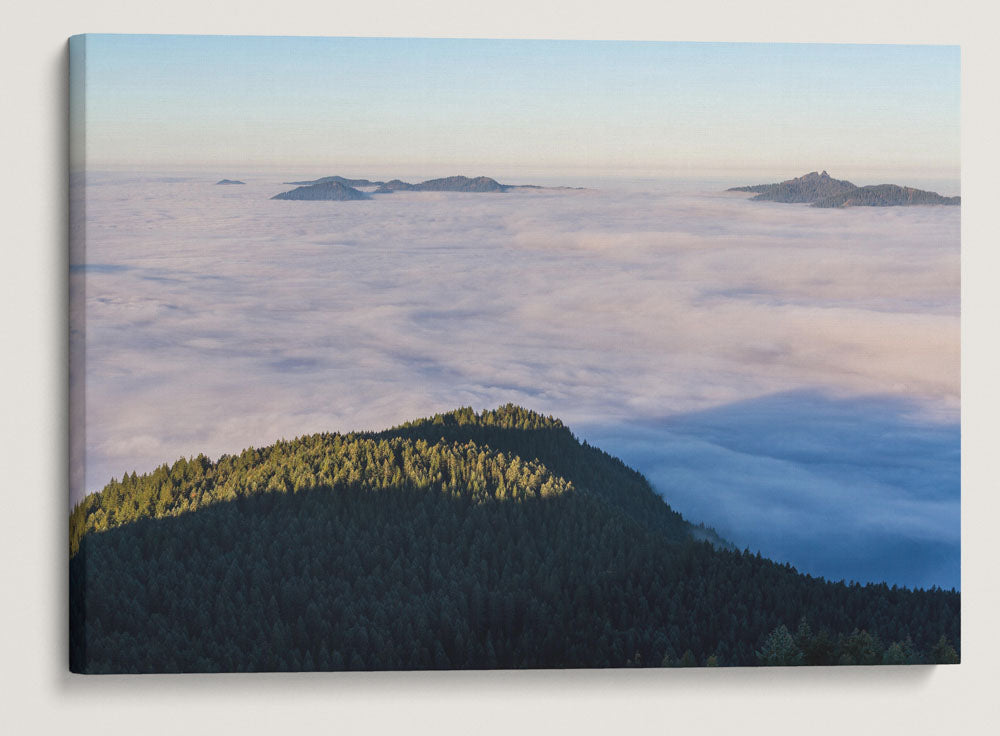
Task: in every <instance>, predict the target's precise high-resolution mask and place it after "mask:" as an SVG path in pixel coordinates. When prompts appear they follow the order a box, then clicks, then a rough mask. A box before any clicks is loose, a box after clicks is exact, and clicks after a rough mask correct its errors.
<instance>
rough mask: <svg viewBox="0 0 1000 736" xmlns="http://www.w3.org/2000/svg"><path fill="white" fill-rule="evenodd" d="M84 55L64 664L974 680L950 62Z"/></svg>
mask: <svg viewBox="0 0 1000 736" xmlns="http://www.w3.org/2000/svg"><path fill="white" fill-rule="evenodd" d="M70 67H71V68H70V96H71V100H70V118H71V119H70V135H71V146H70V149H71V150H70V158H71V161H70V172H69V177H70V187H69V191H70V200H71V201H70V209H71V213H70V214H71V233H70V363H71V365H70V381H71V391H70V402H71V406H70V416H71V421H70V424H71V438H70V440H71V441H70V452H71V478H70V509H69V550H68V555H69V572H70V579H69V586H70V596H69V604H70V611H69V627H70V652H69V662H70V668H71V669H72V670H73V671H74V672H80V673H173V672H271V671H357V670H430V669H436V670H442V669H443V670H452V669H454V670H461V669H498V668H499V669H511V668H609V667H611V668H620V667H713V666H720V667H742V666H788V665H803V666H805V665H820V666H824V665H825V666H831V665H919V664H947V663H957V662H958V661H959V659H960V655H961V632H960V603H961V593H960V590H961V569H960V548H961V545H960V513H959V512H960V432H959V418H960V384H959V378H960V364H959V341H960V331H959V306H960V279H959V273H960V269H959V266H960V219H961V204H960V194H961V192H960V171H959V151H960V129H959V99H960V50H959V49H958V48H957V47H948V46H907V45H817V44H740V43H645V42H644V43H639V42H613V43H611V42H608V43H605V42H597V41H528V40H461V39H447V40H445V39H377V38H304V37H302V38H269V37H209V36H138V35H136V36H130V35H83V36H75V37H73V38H72V39H71V41H70Z"/></svg>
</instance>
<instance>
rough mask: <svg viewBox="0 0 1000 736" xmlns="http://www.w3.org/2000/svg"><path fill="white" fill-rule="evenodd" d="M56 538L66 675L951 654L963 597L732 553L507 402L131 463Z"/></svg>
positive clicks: (619, 470) (630, 479)
mask: <svg viewBox="0 0 1000 736" xmlns="http://www.w3.org/2000/svg"><path fill="white" fill-rule="evenodd" d="M706 537H707V538H711V539H714V540H715V542H716V544H715V545H713V544H711V543H708V542H704V541H698V539H699V538H706ZM70 548H71V560H70V578H71V580H70V582H71V588H70V608H71V616H70V624H71V636H70V639H71V657H70V659H71V667H72V668H73V669H74V670H75V671H82V672H173V671H226V670H298V669H322V670H327V669H331V670H337V669H352V670H357V669H387V668H388V669H423V668H485V667H608V666H629V665H634V666H661V665H702V664H709V665H711V664H721V665H739V664H838V663H840V664H849V663H858V664H871V663H881V662H892V663H902V662H918V661H952V660H955V659H957V652H956V651H955V648H956V647H957V646H958V641H959V633H960V632H959V603H960V598H959V594H957V593H954V592H944V591H940V590H931V591H911V590H902V589H897V588H889V587H888V586H885V585H868V586H860V585H844V584H839V583H829V582H825V581H822V580H818V579H814V578H811V577H809V576H804V575H800V574H798V573H797V572H795V571H794V570H793V569H792V568H790V567H788V566H786V565H778V564H776V563H773V562H771V561H769V560H766V559H763V558H761V557H760V556H759V555H751V554H750V553H748V552H743V553H741V552H737V551H734V550H732V549H729V548H725V547H724V546H723V543H722V541H721V540H719V539H718V538H717V537H715V536H714V534H712V533H711V532H710V531H709V530H705V529H702V528H699V527H693V526H691V525H690V524H688V523H687V522H686V521H684V520H683V519H682V518H681V517H680V515H678V514H676V512H674V511H672V510H671V509H670V508H669V506H667V504H666V503H664V502H663V501H662V500H661V499H660V498H659V497H658V496H657V495H656V494H655V492H654V491H653V490H652V489H651V488H650V487H649V485H648V483H647V482H646V481H645V479H644V478H643V477H642V476H641V475H639V474H638V473H636V472H635V471H633V470H631V469H629V468H627V467H626V466H625V465H624V464H623V463H621V462H620V461H619V460H617V459H615V458H612V457H610V456H608V455H607V454H605V453H603V452H601V451H600V450H597V449H596V448H592V447H589V446H587V445H585V444H580V443H578V442H577V441H576V439H575V438H574V437H573V435H572V434H571V433H570V432H569V430H568V429H567V428H566V427H565V426H563V425H562V423H561V422H559V421H558V420H555V419H552V418H550V417H543V416H541V415H538V414H535V413H533V412H529V411H527V410H524V409H521V408H519V407H514V406H506V407H503V408H501V409H499V410H497V411H488V412H482V413H480V414H476V413H474V412H472V410H470V409H463V410H459V411H456V412H452V413H450V414H445V415H438V416H436V417H432V418H430V419H427V420H421V421H418V422H413V423H410V424H407V425H404V426H402V427H398V428H396V429H393V430H388V431H386V432H381V433H368V434H348V435H339V434H319V435H312V436H309V437H302V438H298V439H296V440H293V441H282V442H278V443H275V444H274V445H272V446H270V447H266V448H261V449H249V450H246V451H244V452H243V453H241V454H240V455H235V456H223V457H221V458H219V460H218V461H216V462H214V463H213V462H210V461H209V460H208V459H207V458H204V457H197V458H194V459H191V460H184V459H182V460H179V461H177V462H176V463H174V464H173V465H172V466H169V467H168V466H166V465H164V466H162V467H160V468H159V469H157V470H156V471H154V472H153V473H151V474H148V475H143V476H137V475H135V474H131V475H129V476H127V477H126V478H124V479H122V480H121V481H118V482H112V483H110V484H109V485H108V486H107V487H106V488H105V489H104V490H103V491H101V492H100V493H98V494H92V495H91V496H88V497H87V498H86V499H84V501H83V502H82V503H81V504H79V505H78V506H77V507H76V508H75V509H74V510H73V512H72V515H71V524H70ZM792 632H794V633H792Z"/></svg>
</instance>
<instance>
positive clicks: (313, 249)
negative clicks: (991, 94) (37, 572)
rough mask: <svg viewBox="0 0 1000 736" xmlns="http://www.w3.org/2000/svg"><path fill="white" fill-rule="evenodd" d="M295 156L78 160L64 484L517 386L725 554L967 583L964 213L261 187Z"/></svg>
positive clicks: (277, 181) (655, 197) (719, 199)
mask: <svg viewBox="0 0 1000 736" xmlns="http://www.w3.org/2000/svg"><path fill="white" fill-rule="evenodd" d="M294 173H295V172H289V173H288V174H284V175H282V174H278V173H270V172H264V173H260V172H258V173H256V174H252V175H249V176H247V177H246V179H245V180H246V184H245V185H243V186H216V185H215V182H216V181H218V179H220V178H222V175H223V174H222V173H221V172H212V173H211V174H188V175H177V174H166V175H164V174H149V173H145V174H144V173H140V174H136V173H127V172H118V173H100V172H96V173H93V174H91V175H89V176H88V177H87V183H86V190H85V196H86V199H87V206H86V210H85V211H86V216H87V220H86V222H85V223H82V224H81V223H79V222H78V223H76V226H77V227H83V228H84V231H83V234H84V235H85V237H84V238H77V239H76V240H75V241H74V242H77V243H84V244H85V246H86V247H85V251H82V252H77V253H76V254H75V255H74V260H73V266H72V272H71V285H72V288H73V293H74V294H75V296H74V300H73V304H74V309H73V312H72V313H71V322H72V325H73V328H74V331H73V338H72V339H73V340H74V343H73V344H74V345H75V346H76V349H78V348H79V347H80V345H81V344H83V345H84V346H85V351H86V361H85V363H82V362H80V361H79V360H74V362H73V366H74V368H75V369H76V370H75V371H74V372H72V373H71V380H72V381H73V392H72V396H73V397H74V398H75V399H76V400H78V401H81V399H85V400H83V401H81V403H80V404H77V405H76V406H77V409H76V410H75V411H74V412H73V413H72V422H73V431H72V433H71V436H72V442H73V445H72V462H71V467H72V469H73V479H72V484H73V499H74V500H77V499H79V498H80V497H81V496H82V495H83V493H85V492H90V491H96V490H100V488H102V487H103V486H104V484H105V483H107V482H108V480H110V478H112V477H118V478H120V477H121V475H122V474H123V473H127V472H131V471H133V470H134V471H137V472H139V473H143V472H149V471H151V470H153V469H154V468H155V467H157V466H158V465H159V464H161V463H163V462H173V461H174V460H175V459H177V458H178V457H181V456H194V455H197V454H198V453H204V454H206V455H208V456H209V457H211V458H217V457H218V456H219V455H221V454H222V453H236V452H239V451H241V450H242V449H244V448H246V447H248V446H256V447H260V446H264V445H267V444H270V443H272V442H274V441H275V440H277V439H279V438H282V437H285V438H292V437H295V436H298V435H302V434H307V433H311V432H320V431H342V432H346V431H351V430H362V429H380V428H384V427H389V426H392V425H396V424H399V423H401V422H404V421H407V420H411V419H414V418H417V417H422V416H428V415H431V414H433V413H436V412H440V411H449V410H451V409H454V408H457V407H460V406H467V405H468V406H473V407H474V408H476V409H483V408H492V407H496V406H498V405H501V404H504V403H506V402H509V401H512V402H515V403H518V404H521V405H523V406H526V407H528V408H531V409H534V410H536V411H541V412H543V413H547V414H553V415H555V416H558V417H560V418H561V419H562V420H563V421H565V422H566V423H567V424H568V425H569V426H570V428H571V429H572V430H573V431H574V432H575V433H577V435H578V436H580V437H582V438H585V439H587V440H588V441H590V442H592V443H594V444H595V445H597V446H599V447H601V448H602V449H605V450H607V451H608V452H611V453H612V454H615V455H618V456H620V457H622V458H623V459H624V460H625V461H626V462H627V463H629V464H631V465H632V466H633V467H636V468H637V469H638V470H640V471H641V472H643V473H644V474H645V475H646V476H647V477H648V478H649V479H650V481H651V482H652V484H653V486H654V487H655V488H656V489H657V490H658V491H659V492H660V493H662V494H663V496H664V498H665V499H666V500H667V501H668V503H670V504H671V505H672V506H673V508H675V509H677V510H678V511H680V512H681V513H682V514H684V516H685V517H686V518H688V519H690V520H692V521H694V522H696V523H697V522H703V523H706V524H708V525H710V526H713V527H715V528H716V529H717V530H718V531H719V532H720V533H721V534H722V535H723V536H724V537H726V538H727V539H729V540H730V541H732V542H733V543H735V544H736V545H737V546H739V547H740V548H744V547H749V548H750V549H752V550H760V551H761V552H762V553H763V554H765V555H767V556H770V557H773V558H774V559H778V560H780V561H782V562H785V561H788V562H791V563H792V564H793V565H796V566H797V567H799V569H802V570H805V571H807V572H811V573H814V574H822V575H824V576H826V577H829V578H833V579H841V578H847V579H857V580H865V581H867V580H888V581H889V582H893V583H898V584H906V585H924V586H927V585H942V586H944V587H952V586H958V585H959V574H960V572H959V550H960V542H959V509H960V499H959V494H960V488H959V479H960V459H959V411H960V371H959V360H960V325H959V316H960V288H959V285H960V260H959V254H960V244H959V232H960V219H961V212H960V208H958V207H889V208H866V207H859V208H851V209H847V210H829V209H816V208H811V207H808V206H800V205H785V204H778V203H771V202H752V201H749V200H748V199H747V197H746V195H743V194H732V193H726V192H724V191H721V190H720V188H719V187H718V186H715V185H713V186H711V187H708V186H702V187H700V188H699V187H698V186H695V185H691V184H688V185H685V186H683V187H677V186H676V185H675V184H673V183H671V182H659V183H656V182H649V181H645V180H643V181H633V182H630V183H625V184H623V183H622V182H620V181H618V180H614V181H608V182H605V184H604V185H603V186H599V187H595V188H591V189H586V190H521V191H511V192H508V193H506V194H460V193H422V192H396V193H394V194H388V195H376V196H375V197H374V198H373V199H371V200H367V201H358V202H294V201H293V202H289V201H280V200H272V199H270V197H272V196H273V195H274V194H276V193H278V192H281V191H284V190H287V189H289V188H290V187H289V186H288V185H286V184H283V183H282V182H285V181H289V180H290V179H291V178H293V176H294ZM326 173H330V174H332V173H337V170H329V171H327V172H326ZM78 235H79V232H78ZM75 355H77V356H79V353H78V352H75ZM81 366H82V367H84V368H85V370H83V371H80V370H79V368H80V367H81ZM81 405H82V406H81Z"/></svg>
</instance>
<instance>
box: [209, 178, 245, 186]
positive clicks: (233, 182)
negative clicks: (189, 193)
mask: <svg viewBox="0 0 1000 736" xmlns="http://www.w3.org/2000/svg"><path fill="white" fill-rule="evenodd" d="M219 184H246V182H244V181H239V180H237V179H220V180H219V181H217V182H215V185H216V186H218V185H219Z"/></svg>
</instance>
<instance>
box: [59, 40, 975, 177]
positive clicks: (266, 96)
mask: <svg viewBox="0 0 1000 736" xmlns="http://www.w3.org/2000/svg"><path fill="white" fill-rule="evenodd" d="M85 38H86V42H85V44H86V46H85V56H86V113H87V115H86V121H87V128H86V131H87V162H88V165H90V166H91V167H94V168H102V167H132V168H170V167H178V168H185V167H196V168H201V167H204V168H218V167H220V166H229V167H233V168H249V169H252V168H255V167H279V168H289V167H291V168H296V167H299V168H301V167H309V168H316V169H324V168H327V167H330V166H336V167H339V168H338V170H339V169H340V168H344V167H348V168H351V169H352V170H358V171H360V172H361V173H362V174H364V173H366V172H369V171H371V172H372V173H373V174H375V173H380V172H382V171H385V170H386V169H390V170H391V169H393V168H394V167H402V168H405V169H409V170H415V169H420V170H426V171H428V174H435V173H453V172H452V169H454V168H455V167H460V168H463V169H465V168H468V170H469V171H472V169H473V168H475V169H476V171H477V173H489V172H492V171H502V172H507V171H525V172H528V171H529V170H530V171H533V172H548V173H558V172H570V173H573V172H580V173H593V174H614V173H622V174H626V175H676V176H692V175H693V176H698V175H705V176H710V175H719V174H723V175H725V174H728V173H749V172H760V173H765V172H767V173H770V172H775V173H777V172H786V173H787V174H788V175H789V176H791V175H797V174H800V173H803V172H804V171H808V170H814V169H818V168H827V169H829V170H830V172H831V173H832V174H834V175H837V174H840V175H842V176H844V177H848V178H850V177H854V178H856V179H862V180H865V179H866V178H871V179H872V180H875V179H878V178H879V176H880V175H884V176H886V177H888V176H890V175H893V174H899V175H903V176H906V175H910V176H911V177H912V176H916V177H918V178H955V179H957V177H958V170H959V153H960V149H959V112H960V111H959V98H960V53H959V49H958V47H956V46H887V45H865V46H858V45H855V46H850V45H818V44H707V43H697V44H693V43H648V42H643V43H638V42H637V43H632V42H592V41H579V42H578V41H497V40H454V39H452V40H441V39H360V38H305V37H284V38H282V37H238V36H231V37H227V36H124V35H88V36H86V37H85ZM81 52H83V47H81V46H80V45H79V38H78V39H77V41H76V42H75V46H74V48H72V49H71V58H72V59H73V60H74V62H77V61H79V59H80V58H81V56H83V53H81ZM78 81H79V78H77V79H75V80H74V82H78ZM74 89H77V90H78V89H79V87H78V86H75V87H74ZM78 111H79V110H78V109H77V110H76V112H78ZM77 119H78V118H77ZM76 163H77V165H79V163H80V162H79V161H77V162H76ZM469 167H472V168H469ZM861 183H868V182H867V181H862V182H861Z"/></svg>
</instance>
